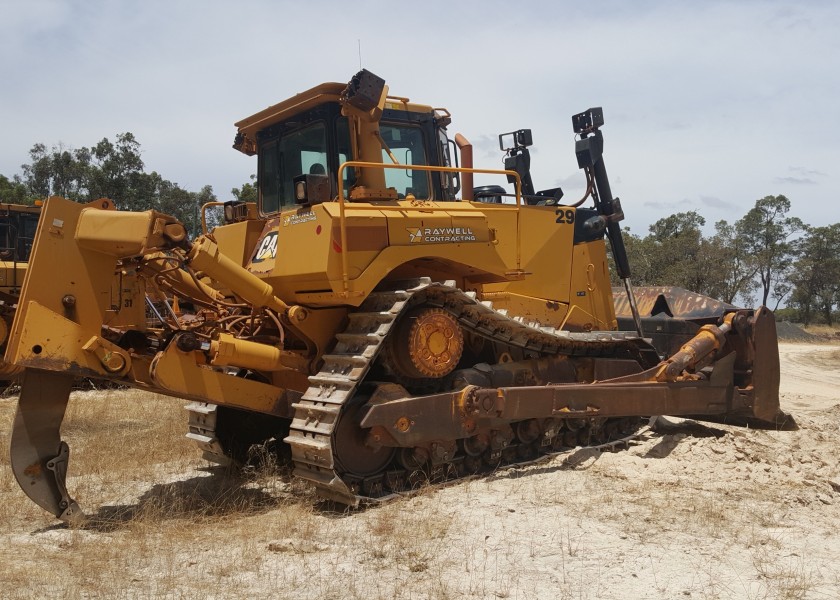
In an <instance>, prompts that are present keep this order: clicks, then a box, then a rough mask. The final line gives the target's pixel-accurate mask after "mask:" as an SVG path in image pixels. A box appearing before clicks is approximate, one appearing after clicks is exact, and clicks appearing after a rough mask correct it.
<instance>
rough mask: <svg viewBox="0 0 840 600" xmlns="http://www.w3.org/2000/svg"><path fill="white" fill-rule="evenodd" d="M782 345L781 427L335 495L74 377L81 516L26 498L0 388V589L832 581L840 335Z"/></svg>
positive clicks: (771, 594)
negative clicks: (219, 466) (207, 447)
mask: <svg viewBox="0 0 840 600" xmlns="http://www.w3.org/2000/svg"><path fill="white" fill-rule="evenodd" d="M781 358H782V406H783V408H784V409H785V410H787V411H789V412H790V413H792V414H793V415H794V416H795V418H796V420H797V422H798V424H799V426H800V429H799V430H797V431H778V432H777V431H763V430H755V429H744V428H736V427H730V426H723V425H706V426H701V427H693V428H692V427H688V428H683V429H680V430H677V431H674V432H672V433H669V434H667V435H664V434H654V435H651V436H650V438H649V439H647V440H645V441H643V442H642V443H640V444H638V445H636V446H633V447H632V448H630V449H628V450H625V451H621V452H617V453H604V454H598V453H597V452H594V451H591V450H578V451H577V452H574V453H573V454H571V455H567V456H565V457H562V456H561V457H555V458H553V459H551V460H549V461H546V462H543V463H540V464H536V465H531V466H528V467H524V468H517V469H508V470H504V471H500V472H498V473H496V474H494V475H491V476H488V477H485V478H482V479H477V480H472V481H468V482H463V483H459V484H457V485H452V486H449V487H445V488H438V489H434V490H428V491H424V492H422V493H421V494H419V495H417V496H414V497H411V498H405V499H400V500H397V501H394V502H391V503H388V504H386V505H384V506H379V507H374V508H369V509H367V510H363V511H357V512H352V513H349V514H338V513H335V512H330V511H328V510H324V509H323V507H322V506H321V505H319V504H318V503H317V502H316V501H315V500H314V499H313V497H312V496H311V494H310V492H309V491H308V490H307V489H306V488H305V487H303V486H302V485H301V484H297V483H294V482H291V481H289V480H288V479H287V478H283V477H280V478H278V477H265V476H262V475H261V474H255V475H254V476H253V477H251V478H244V479H238V478H234V477H233V476H225V475H223V474H219V473H212V474H211V473H210V472H208V470H207V469H204V468H203V467H206V463H203V462H202V461H201V460H200V459H199V458H198V456H197V454H198V453H197V451H196V450H194V449H193V448H192V447H191V446H190V445H189V444H187V443H184V442H181V441H180V438H181V435H180V433H179V431H180V430H181V429H182V428H183V419H184V414H183V411H182V410H181V409H180V406H179V403H178V402H177V401H172V400H164V399H160V398H159V397H150V395H143V394H140V393H135V392H100V393H90V392H88V393H83V394H77V395H76V396H75V397H74V398H73V399H72V400H71V407H70V409H71V410H70V411H69V414H68V419H67V422H66V425H65V437H66V438H67V439H68V440H69V441H70V444H71V448H73V452H74V454H72V455H71V477H70V479H69V482H68V487H69V488H70V489H71V493H73V494H75V495H76V497H77V499H78V500H79V501H80V503H82V504H83V508H85V509H87V510H88V512H90V513H91V514H95V515H96V516H98V517H99V518H106V517H109V516H110V517H112V518H111V519H110V524H109V525H108V526H100V527H96V528H93V529H68V528H66V527H64V526H63V525H56V521H55V520H53V519H52V518H51V517H50V516H49V515H46V514H45V513H44V512H43V511H41V510H40V509H38V508H37V507H34V506H33V505H31V504H30V503H29V502H28V501H27V500H25V497H24V496H23V494H22V493H21V492H20V490H19V489H18V488H17V486H16V484H15V483H14V481H13V478H12V477H11V475H10V472H9V468H8V454H7V449H6V448H7V446H8V428H9V424H10V422H11V415H12V414H13V410H14V403H15V399H14V398H6V399H2V400H0V427H2V436H0V443H1V444H2V448H3V449H2V454H0V563H2V567H0V597H4V598H33V597H50V598H77V597H92V598H99V597H107V598H243V597H264V598H312V599H315V598H365V599H368V598H370V599H377V598H383V599H385V598H417V599H420V598H516V599H525V598H546V599H548V598H551V599H561V598H570V599H572V598H580V599H584V598H585V599H602V598H616V599H618V598H621V599H624V598H663V599H665V598H668V599H672V598H840V564H839V563H838V561H837V557H838V556H840V536H839V535H838V533H837V532H838V529H839V528H840V459H838V443H837V439H838V434H839V433H840V347H838V346H836V345H834V346H832V345H810V344H790V343H784V344H782V345H781ZM97 394H98V395H97ZM120 394H122V396H120ZM127 394H134V395H132V396H126V395H127ZM85 407H95V408H91V409H90V410H93V411H94V412H92V413H86V412H85ZM111 407H116V408H111ZM169 407H174V408H171V409H170V408H169ZM109 411H116V412H113V413H111V412H109ZM144 411H145V412H144ZM106 421H115V423H112V424H110V425H109V424H107V423H106ZM152 422H154V423H155V424H158V423H161V424H162V425H160V426H159V429H155V430H151V429H149V427H150V425H149V423H152ZM157 426H158V425H156V427H157ZM85 440H87V441H85ZM168 440H177V441H168ZM74 461H75V465H76V466H75V467H74Z"/></svg>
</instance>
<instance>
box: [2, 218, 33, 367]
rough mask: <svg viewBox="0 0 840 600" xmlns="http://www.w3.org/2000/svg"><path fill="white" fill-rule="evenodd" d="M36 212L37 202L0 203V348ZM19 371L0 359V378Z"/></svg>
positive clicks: (10, 318) (8, 326)
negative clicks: (26, 203)
mask: <svg viewBox="0 0 840 600" xmlns="http://www.w3.org/2000/svg"><path fill="white" fill-rule="evenodd" d="M40 212H41V208H40V206H37V205H36V206H26V205H23V204H0V351H4V350H5V348H6V340H7V339H8V337H9V330H10V329H11V326H12V321H13V320H14V314H15V308H16V307H17V300H18V295H19V294H20V288H21V286H22V285H23V278H24V276H25V275H26V268H27V266H28V261H29V254H30V252H31V251H32V242H33V241H34V240H35V230H36V229H37V227H38V216H39V214H40ZM20 372H21V370H20V369H19V368H16V367H14V366H13V365H9V364H8V363H4V362H3V361H0V382H2V381H9V380H11V379H14V377H15V376H17V375H19V374H20Z"/></svg>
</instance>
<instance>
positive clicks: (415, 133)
mask: <svg viewBox="0 0 840 600" xmlns="http://www.w3.org/2000/svg"><path fill="white" fill-rule="evenodd" d="M450 122H451V117H450V114H449V113H448V111H446V110H445V109H442V108H434V107H432V106H429V105H423V104H419V103H415V102H412V101H411V100H409V99H408V98H405V97H400V96H394V95H391V94H390V93H389V90H388V86H387V85H385V82H384V80H382V79H381V78H379V77H377V76H376V75H374V74H372V73H370V72H368V71H366V70H362V71H360V72H359V73H358V74H356V75H355V76H354V77H353V78H352V79H351V81H350V82H349V83H346V84H340V83H325V84H321V85H319V86H317V87H314V88H312V89H310V90H307V91H305V92H303V93H301V94H298V95H296V96H294V97H292V98H289V99H287V100H285V101H283V102H280V103H279V104H276V105H274V106H271V107H269V108H266V109H265V110H262V111H260V112H258V113H256V114H255V115H253V116H251V117H248V118H246V119H244V120H242V121H240V122H238V123H237V124H236V126H237V133H236V137H235V141H234V148H235V149H236V150H238V151H240V152H243V153H245V154H247V155H256V156H257V166H258V168H257V182H258V188H259V200H258V202H256V203H246V202H236V201H234V202H226V203H224V204H223V206H222V210H223V213H224V223H223V224H221V225H219V226H217V227H215V228H212V229H211V230H209V231H207V230H205V232H204V234H203V235H200V236H199V237H197V239H194V240H191V239H188V236H187V232H186V230H185V228H184V226H183V225H182V224H181V223H179V222H178V221H177V220H176V219H174V218H172V217H170V216H167V215H165V214H161V213H158V212H156V211H152V210H150V211H146V212H121V211H116V210H110V208H112V206H105V207H104V209H103V208H100V207H97V206H95V205H80V204H77V203H74V202H70V201H67V200H63V199H61V198H50V199H49V200H48V201H47V202H46V204H45V207H44V213H43V215H42V219H41V224H40V227H39V229H38V233H37V236H36V240H35V246H34V251H33V254H32V258H31V262H30V268H29V270H28V272H27V275H26V280H25V282H24V285H23V290H22V294H21V297H20V302H19V308H18V312H17V314H16V317H15V321H14V325H13V327H12V331H11V336H10V340H9V344H8V349H7V352H6V360H7V361H8V362H9V363H12V364H14V365H17V366H18V367H21V368H24V369H25V373H24V376H23V386H22V391H21V395H20V400H19V405H18V411H17V414H16V418H15V423H14V430H13V433H12V442H11V460H12V467H13V471H14V473H15V476H16V478H17V480H18V482H19V483H20V485H21V487H22V488H23V490H24V491H25V492H26V494H28V495H29V496H30V498H32V500H33V501H35V502H36V503H37V504H39V505H40V506H42V507H43V508H44V509H46V510H47V511H49V512H51V513H52V514H54V515H55V516H57V517H58V518H60V519H62V520H65V521H68V522H79V521H81V520H82V519H83V518H84V516H83V514H82V512H81V510H80V508H79V506H78V505H77V504H76V502H75V501H74V500H73V499H72V496H71V494H70V492H69V491H68V489H67V487H66V474H67V464H68V458H69V448H68V446H67V444H66V443H65V442H63V441H62V440H61V436H60V431H59V430H60V425H61V422H62V419H63V416H64V412H65V408H66V405H67V402H68V397H69V393H70V388H71V384H72V382H73V379H74V378H75V377H91V378H99V379H107V380H111V381H115V382H118V383H122V384H127V385H131V386H135V387H139V388H143V389H147V390H152V391H155V392H158V393H161V394H167V395H170V396H173V397H175V398H181V399H188V400H190V401H191V404H189V406H188V408H189V414H190V418H189V433H188V436H189V437H190V438H192V439H193V440H195V441H196V442H197V443H198V444H199V445H200V447H201V449H202V450H203V451H204V454H205V456H206V457H207V458H208V459H211V460H215V461H217V462H222V463H224V462H230V461H234V462H237V461H243V460H245V459H246V456H247V450H248V448H249V447H251V446H252V445H254V444H261V443H265V442H267V441H270V440H273V441H274V442H275V445H276V447H277V448H278V453H281V454H282V453H283V452H285V453H286V455H287V457H288V460H289V461H291V463H292V465H293V468H294V471H293V472H294V475H296V476H297V477H300V478H302V479H305V480H307V481H309V482H311V483H312V484H313V485H314V486H315V488H316V489H317V491H318V493H319V494H320V495H321V496H323V497H324V498H327V499H330V500H333V501H336V502H340V503H343V504H347V505H357V504H358V503H360V502H365V501H367V500H370V499H377V498H386V497H388V496H389V495H391V494H395V493H400V492H401V491H404V490H407V489H410V488H411V487H412V486H413V485H415V484H416V482H417V481H418V480H432V481H434V480H436V479H448V478H457V477H459V476H464V475H466V474H473V473H480V472H482V471H484V470H487V469H493V468H496V467H497V466H499V465H500V464H509V463H516V462H518V461H526V460H532V459H534V458H536V457H538V456H539V455H541V454H546V453H552V452H558V451H560V450H562V449H565V448H569V447H574V446H577V445H589V444H600V443H604V442H607V441H609V440H610V439H617V438H621V437H623V436H626V435H628V434H631V433H632V432H633V431H634V430H635V429H636V428H637V427H638V424H639V423H640V417H641V416H645V415H658V414H671V415H695V416H704V415H705V416H709V417H713V418H718V419H719V418H733V419H734V418H739V419H742V418H751V419H758V420H760V421H763V422H766V423H769V424H771V425H772V424H774V423H776V421H777V420H778V418H779V415H780V411H779V399H778V385H779V364H778V348H777V343H776V335H775V321H774V319H773V315H772V313H771V312H770V311H768V310H767V309H765V308H761V309H758V310H739V309H735V308H732V309H731V310H726V311H723V312H721V314H719V315H716V316H714V318H713V319H711V320H709V319H707V321H710V322H706V323H705V324H702V325H694V324H692V323H690V322H681V324H682V329H679V331H677V330H676V329H675V330H674V331H677V333H673V332H672V334H671V336H670V338H669V339H668V343H669V344H671V345H672V346H673V345H674V336H677V337H678V338H679V339H678V341H679V343H678V344H677V345H676V347H677V351H676V352H673V353H669V354H670V355H668V356H665V355H664V354H665V353H664V352H663V351H662V350H661V348H657V346H656V345H654V344H653V343H652V342H651V337H650V336H647V337H646V333H647V332H646V331H645V328H646V327H648V326H651V324H650V323H649V322H648V320H646V319H643V318H642V317H641V316H640V315H639V314H638V311H637V310H635V309H633V310H632V311H631V312H632V313H633V319H632V323H633V330H632V331H618V330H617V319H616V314H615V308H614V304H613V297H612V291H611V287H610V278H609V272H608V250H607V244H608V243H609V245H610V247H611V252H612V256H613V257H614V261H615V264H616V268H617V270H618V272H619V275H621V277H622V279H623V280H624V281H625V289H626V290H627V293H628V294H629V296H628V302H629V304H630V306H631V307H634V306H635V302H634V301H633V296H632V287H631V286H630V285H629V275H630V270H629V265H628V264H627V258H626V253H625V252H624V246H623V244H622V241H621V233H620V229H619V225H618V223H619V221H620V220H621V218H622V217H623V213H622V209H621V204H620V202H619V201H618V199H616V198H613V196H612V192H611V191H610V187H609V181H608V178H607V173H606V168H605V166H604V160H603V135H602V131H601V127H602V126H603V123H604V120H603V113H602V111H601V110H600V109H590V110H588V111H584V112H583V113H580V114H578V115H575V116H574V117H573V130H574V132H575V134H576V137H577V139H576V142H575V153H576V156H577V160H578V164H579V166H580V167H581V169H582V170H583V172H584V177H585V180H586V193H585V195H584V196H583V198H581V199H579V200H576V201H574V202H571V203H568V202H564V200H563V194H562V190H560V189H559V188H554V189H548V190H539V191H538V190H536V189H535V187H534V185H533V182H532V179H531V174H530V154H529V150H528V148H529V146H530V145H531V142H532V137H531V132H530V131H529V130H527V129H522V130H518V131H515V132H511V133H509V134H503V135H501V136H500V138H499V139H500V148H501V150H502V151H503V152H504V159H503V161H504V168H503V169H480V168H475V167H474V166H473V161H472V148H471V146H470V144H469V142H468V141H467V139H466V138H465V137H463V136H461V135H455V136H454V138H451V137H450V134H449V133H448V130H447V127H448V126H449V125H450ZM477 174H478V175H481V177H483V178H487V179H492V178H497V179H498V180H499V182H501V183H503V184H504V183H506V184H508V185H509V186H511V190H512V191H507V188H505V187H504V186H503V185H493V186H487V185H485V186H479V187H474V185H473V182H474V177H475V176H476V175H477ZM584 205H586V206H584ZM209 209H210V208H209V207H205V209H203V210H205V211H207V210H209ZM217 210H218V209H217Z"/></svg>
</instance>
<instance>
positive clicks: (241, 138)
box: [234, 82, 434, 154]
mask: <svg viewBox="0 0 840 600" xmlns="http://www.w3.org/2000/svg"><path fill="white" fill-rule="evenodd" d="M346 87H347V84H346V83H336V82H328V83H322V84H320V85H316V86H315V87H313V88H310V89H308V90H306V91H305V92H301V93H299V94H295V95H294V96H292V97H291V98H287V99H286V100H283V101H282V102H278V103H277V104H274V105H272V106H269V107H268V108H264V109H263V110H261V111H260V112H258V113H255V114H253V115H251V116H250V117H246V118H244V119H242V120H241V121H237V122H236V123H234V125H235V126H236V129H237V136H236V137H237V142H236V143H235V144H234V148H236V149H237V150H240V151H241V152H245V153H246V154H253V153H254V151H255V149H256V143H257V133H258V132H259V131H262V130H263V129H265V128H266V127H270V126H272V125H274V124H275V123H279V122H281V121H285V120H286V119H289V118H291V117H293V116H295V115H298V114H300V113H302V112H305V111H307V110H309V109H311V108H315V107H316V106H319V105H321V104H327V103H328V102H338V101H339V100H340V99H341V94H342V93H343V92H344V90H345V88H346ZM385 108H386V109H394V110H407V111H410V112H417V113H431V112H433V111H434V109H433V108H432V107H431V106H427V105H425V104H416V103H414V102H411V101H409V99H408V98H402V97H397V96H388V99H387V101H386V103H385Z"/></svg>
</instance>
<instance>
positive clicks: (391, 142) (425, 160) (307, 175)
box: [234, 83, 458, 216]
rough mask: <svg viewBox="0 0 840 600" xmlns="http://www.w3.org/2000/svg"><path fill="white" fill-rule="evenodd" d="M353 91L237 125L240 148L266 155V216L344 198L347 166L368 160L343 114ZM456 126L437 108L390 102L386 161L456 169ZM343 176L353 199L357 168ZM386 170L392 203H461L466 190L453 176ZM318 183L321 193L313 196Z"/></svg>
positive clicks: (279, 108) (290, 103) (385, 114)
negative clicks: (356, 147) (450, 130)
mask: <svg viewBox="0 0 840 600" xmlns="http://www.w3.org/2000/svg"><path fill="white" fill-rule="evenodd" d="M346 87H347V86H346V84H338V83H327V84H322V85H320V86H317V87H315V88H312V89H311V90H308V91H306V92H303V93H302V94H298V95H297V96H294V97H293V98H290V99H289V100H286V101H284V102H281V103H280V104H277V105H275V106H272V107H269V108H267V109H265V110H264V111H261V112H260V113H257V114H256V115H253V116H252V117H249V118H248V119H245V120H243V121H240V122H239V123H237V124H236V125H237V127H238V129H239V131H238V133H237V136H236V140H235V142H234V148H236V149H237V150H240V151H241V152H243V153H245V154H249V155H253V154H256V155H257V157H258V167H257V186H258V189H259V201H258V206H259V213H260V214H261V215H262V216H269V215H274V214H277V213H279V212H282V211H285V210H289V209H292V208H295V207H297V206H300V205H305V204H313V203H317V202H322V201H326V200H332V199H334V198H336V197H337V196H338V193H339V185H338V178H337V177H338V173H339V170H340V166H341V165H342V164H343V163H345V162H348V161H352V160H360V159H359V158H358V157H357V156H355V155H354V154H357V153H354V152H353V150H352V148H353V143H352V139H351V138H352V136H351V130H350V129H351V123H352V120H351V119H349V118H348V117H346V116H344V115H342V106H341V103H340V101H339V99H340V96H341V94H342V92H343V91H344V89H345V88H346ZM448 124H449V115H448V114H446V115H443V114H441V113H440V112H438V111H437V110H435V109H433V108H432V107H430V106H424V105H420V104H415V103H411V102H409V101H408V100H407V99H403V98H399V99H396V98H394V99H392V98H388V99H387V101H386V102H385V107H384V110H382V114H381V118H380V119H379V122H378V126H379V137H380V139H381V142H380V143H381V145H382V148H381V152H380V153H379V159H380V161H381V163H383V164H394V163H395V162H396V163H399V164H404V165H439V166H449V164H450V145H451V144H450V142H449V139H448V138H447V135H446V125H448ZM366 139H367V142H366V143H370V139H369V138H366ZM368 157H370V154H368ZM368 160H370V158H368ZM341 171H342V181H341V189H342V190H343V193H344V196H345V198H349V193H350V190H351V189H352V188H353V187H354V186H355V185H357V171H356V169H354V168H353V167H345V168H344V169H343V170H341ZM383 171H384V177H385V187H386V188H393V190H394V191H395V192H396V193H395V195H394V194H393V192H392V193H391V197H392V198H393V197H396V198H397V199H405V198H411V197H414V198H417V199H422V200H435V201H447V200H454V199H455V194H456V193H457V191H458V188H457V183H458V178H457V176H454V175H452V174H446V173H435V172H430V171H423V170H416V169H399V168H386V169H383ZM313 185H317V186H319V189H321V192H320V193H318V194H315V195H313V193H311V192H312V186H313ZM307 189H308V192H309V193H307V191H305V190H307ZM302 190H304V191H302ZM372 199H373V200H376V198H372ZM383 199H384V198H383Z"/></svg>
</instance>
